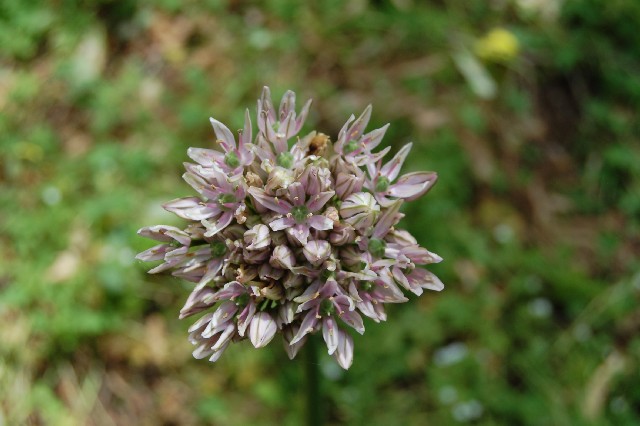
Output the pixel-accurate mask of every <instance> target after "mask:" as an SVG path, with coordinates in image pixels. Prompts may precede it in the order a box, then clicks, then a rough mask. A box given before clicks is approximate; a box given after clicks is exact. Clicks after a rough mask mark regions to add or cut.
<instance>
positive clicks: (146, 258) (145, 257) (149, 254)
mask: <svg viewBox="0 0 640 426" xmlns="http://www.w3.org/2000/svg"><path fill="white" fill-rule="evenodd" d="M170 249H173V247H171V246H170V245H169V244H158V245H157V246H153V247H151V248H149V249H146V250H145V251H143V252H142V253H138V254H137V255H136V259H138V260H142V261H143V262H153V261H154V260H162V259H164V255H165V254H167V252H168V251H169V250H170Z"/></svg>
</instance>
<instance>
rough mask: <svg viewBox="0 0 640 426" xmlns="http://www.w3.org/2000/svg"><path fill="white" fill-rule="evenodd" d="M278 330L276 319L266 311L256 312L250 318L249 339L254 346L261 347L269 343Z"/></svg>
mask: <svg viewBox="0 0 640 426" xmlns="http://www.w3.org/2000/svg"><path fill="white" fill-rule="evenodd" d="M276 331H278V326H277V324H276V321H275V320H274V319H273V317H271V315H269V314H268V313H266V312H258V313H257V314H255V315H254V316H253V319H252V320H251V326H250V327H249V340H251V343H252V344H253V346H254V347H256V348H262V347H264V346H266V345H267V344H269V342H271V340H272V339H273V336H275V334H276Z"/></svg>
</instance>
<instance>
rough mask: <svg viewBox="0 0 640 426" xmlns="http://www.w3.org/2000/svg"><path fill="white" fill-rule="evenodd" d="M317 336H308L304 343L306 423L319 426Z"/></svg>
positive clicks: (321, 398)
mask: <svg viewBox="0 0 640 426" xmlns="http://www.w3.org/2000/svg"><path fill="white" fill-rule="evenodd" d="M316 337H317V336H309V338H308V339H307V343H306V344H305V348H304V349H305V351H306V359H305V369H306V372H305V373H306V376H307V377H306V380H307V392H306V395H307V413H306V414H307V425H309V426H321V425H322V424H323V420H324V419H323V418H322V415H323V410H322V408H323V407H322V406H323V402H324V400H323V397H322V387H321V385H320V369H319V367H320V365H319V364H318V348H317V344H316V341H317V339H316Z"/></svg>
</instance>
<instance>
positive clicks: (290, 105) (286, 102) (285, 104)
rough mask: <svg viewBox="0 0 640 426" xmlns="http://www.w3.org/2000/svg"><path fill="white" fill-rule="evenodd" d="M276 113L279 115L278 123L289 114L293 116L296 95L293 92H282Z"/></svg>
mask: <svg viewBox="0 0 640 426" xmlns="http://www.w3.org/2000/svg"><path fill="white" fill-rule="evenodd" d="M278 112H279V113H280V114H279V115H280V121H282V120H284V118H285V117H286V116H288V115H289V114H291V113H294V114H295V112H296V94H295V93H294V92H293V91H291V90H287V91H286V92H284V95H283V96H282V100H281V101H280V108H278Z"/></svg>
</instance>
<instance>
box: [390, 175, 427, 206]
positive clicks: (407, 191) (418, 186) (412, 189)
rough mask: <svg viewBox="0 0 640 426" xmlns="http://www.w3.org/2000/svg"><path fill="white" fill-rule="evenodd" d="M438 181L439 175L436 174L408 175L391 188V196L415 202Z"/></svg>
mask: <svg viewBox="0 0 640 426" xmlns="http://www.w3.org/2000/svg"><path fill="white" fill-rule="evenodd" d="M437 179H438V175H437V174H436V173H434V172H415V173H408V174H406V175H404V176H402V177H400V179H398V181H397V182H396V183H395V184H393V185H391V186H390V187H389V195H391V196H392V197H398V198H403V199H405V200H407V201H413V200H415V199H416V198H419V197H421V196H423V195H424V194H426V193H427V191H429V190H430V189H431V188H432V187H433V185H435V183H436V181H437Z"/></svg>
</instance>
